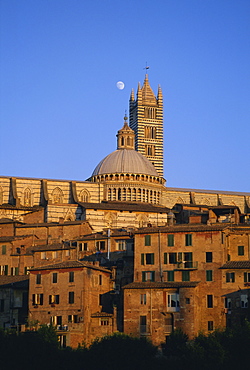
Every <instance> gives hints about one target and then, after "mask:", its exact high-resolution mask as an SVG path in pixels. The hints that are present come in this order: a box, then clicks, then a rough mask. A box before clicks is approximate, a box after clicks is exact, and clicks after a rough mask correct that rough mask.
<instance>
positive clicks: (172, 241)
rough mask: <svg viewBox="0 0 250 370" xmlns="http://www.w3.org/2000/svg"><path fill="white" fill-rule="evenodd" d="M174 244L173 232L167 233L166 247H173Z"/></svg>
mask: <svg viewBox="0 0 250 370" xmlns="http://www.w3.org/2000/svg"><path fill="white" fill-rule="evenodd" d="M173 246H174V234H169V235H168V247H173Z"/></svg>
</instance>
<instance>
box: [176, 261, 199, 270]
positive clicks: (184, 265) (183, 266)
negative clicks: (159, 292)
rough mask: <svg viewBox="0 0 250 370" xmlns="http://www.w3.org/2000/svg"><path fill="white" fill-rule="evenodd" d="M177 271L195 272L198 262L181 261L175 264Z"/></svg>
mask: <svg viewBox="0 0 250 370" xmlns="http://www.w3.org/2000/svg"><path fill="white" fill-rule="evenodd" d="M176 269H178V270H196V269H198V261H182V262H178V263H177V264H176Z"/></svg>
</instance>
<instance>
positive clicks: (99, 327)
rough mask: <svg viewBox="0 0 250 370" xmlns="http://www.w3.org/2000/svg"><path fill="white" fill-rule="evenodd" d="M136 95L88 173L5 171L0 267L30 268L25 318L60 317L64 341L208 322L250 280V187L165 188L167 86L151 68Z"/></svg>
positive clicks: (160, 337) (34, 321)
mask: <svg viewBox="0 0 250 370" xmlns="http://www.w3.org/2000/svg"><path fill="white" fill-rule="evenodd" d="M129 104H130V113H129V124H128V122H127V121H128V119H127V117H125V118H124V123H123V126H122V128H121V129H120V130H119V131H118V133H117V149H116V150H115V151H113V152H111V153H110V154H108V155H107V156H106V157H105V158H104V159H102V160H101V161H100V162H99V164H98V165H97V166H96V168H95V169H94V171H93V173H92V175H91V176H90V177H89V178H88V179H87V180H86V181H74V180H72V181H66V180H56V179H50V180H49V179H33V178H14V177H1V178H0V274H1V275H3V276H2V278H6V279H9V278H12V279H14V280H15V279H16V278H17V279H18V278H21V280H22V279H24V281H26V280H27V275H26V274H27V273H29V281H30V286H29V317H28V321H27V324H28V326H27V327H29V328H30V329H31V328H36V327H37V325H39V324H53V325H55V326H56V327H57V330H58V335H59V339H60V342H61V345H62V346H67V345H70V346H73V347H76V346H77V345H78V344H79V343H80V344H81V343H82V342H85V343H88V344H89V343H90V342H91V341H92V340H93V339H95V338H96V337H99V336H102V335H105V334H111V333H113V332H114V331H116V330H119V331H124V332H125V333H127V334H131V335H136V336H147V337H149V338H150V339H151V340H152V341H153V343H155V344H157V345H160V344H161V343H162V342H164V341H165V340H166V337H167V336H168V335H169V334H170V333H171V332H172V331H173V330H174V329H175V328H181V329H182V330H183V331H185V332H186V333H187V334H188V335H189V337H190V338H192V337H194V336H195V335H196V334H197V333H198V332H199V331H203V332H206V333H208V332H211V331H212V330H214V329H216V328H219V327H225V326H226V325H229V324H230V318H229V315H232V307H233V305H232V304H231V303H230V302H232V300H231V301H230V299H231V298H230V297H231V295H235V296H237V294H238V293H237V292H238V291H239V289H241V290H243V289H245V290H247V286H248V285H247V284H249V283H250V266H249V259H250V256H249V243H250V193H243V192H242V193H238V192H229V191H220V192H218V191H213V190H202V189H179V188H169V187H167V186H166V180H165V179H164V178H163V98H162V92H161V89H160V88H159V89H158V95H157V97H156V96H155V95H154V93H153V90H152V89H151V87H150V84H149V81H148V76H147V75H146V77H145V80H144V84H143V86H142V87H140V85H139V86H138V91H137V95H136V98H135V96H134V92H132V94H131V97H130V103H129ZM21 275H23V276H21ZM0 277H1V276H0ZM14 280H13V281H14ZM20 284H21V283H20ZM3 285H4V286H3V291H4V292H7V290H6V289H7V288H6V285H5V283H4V284H3ZM8 289H9V288H8ZM4 294H7V295H6V296H8V294H9V296H11V295H12V294H13V293H12V292H10V291H9V293H3V295H4ZM15 294H16V293H15ZM243 295H244V294H243ZM244 297H245V298H244V299H243V298H242V299H243V301H244V302H245V303H244V307H246V305H247V299H248V298H247V294H245V295H244ZM2 299H5V298H2ZM236 299H238V298H236ZM240 299H241V294H240ZM23 302H25V300H23ZM2 305H3V306H1V307H3V313H4V314H3V317H4V315H5V316H6V315H7V316H8V315H10V314H9V312H13V311H11V310H12V308H11V307H12V306H11V307H10V306H6V305H5V303H2ZM19 311H20V310H19ZM12 315H13V314H12ZM7 316H6V317H7ZM6 317H5V318H3V319H2V321H1V322H0V325H2V327H6V325H8V323H9V325H13V324H15V325H16V326H17V327H19V326H20V325H19V324H23V323H24V319H23V318H24V316H22V317H21V316H20V315H19V313H18V312H16V311H15V322H14V321H13V320H9V321H8V322H7V321H6V320H7V319H6ZM231 317H233V316H231ZM231 322H233V320H231Z"/></svg>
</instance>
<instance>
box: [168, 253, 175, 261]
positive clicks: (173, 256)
mask: <svg viewBox="0 0 250 370" xmlns="http://www.w3.org/2000/svg"><path fill="white" fill-rule="evenodd" d="M168 260H169V263H177V253H169V254H168Z"/></svg>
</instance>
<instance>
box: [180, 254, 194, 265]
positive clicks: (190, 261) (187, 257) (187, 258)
mask: <svg viewBox="0 0 250 370" xmlns="http://www.w3.org/2000/svg"><path fill="white" fill-rule="evenodd" d="M183 255H184V256H183V258H184V261H183V265H184V267H185V268H192V267H193V253H192V252H185V253H183ZM179 260H180V261H182V257H181V258H180V259H179Z"/></svg>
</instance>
